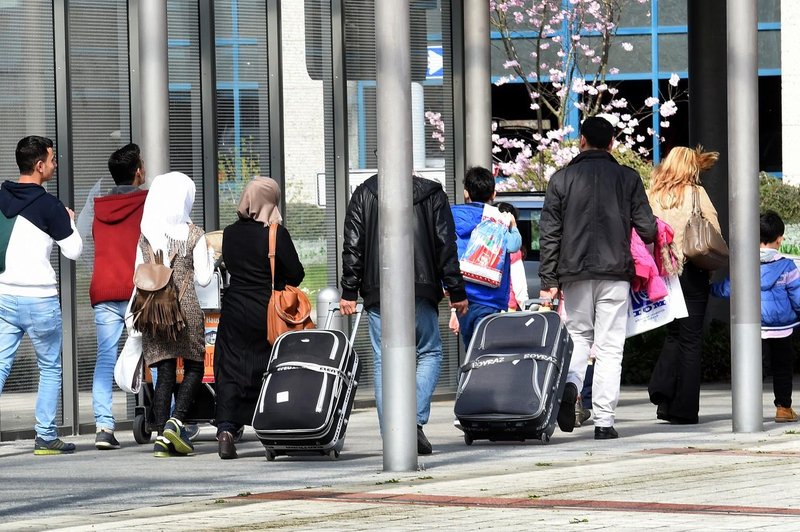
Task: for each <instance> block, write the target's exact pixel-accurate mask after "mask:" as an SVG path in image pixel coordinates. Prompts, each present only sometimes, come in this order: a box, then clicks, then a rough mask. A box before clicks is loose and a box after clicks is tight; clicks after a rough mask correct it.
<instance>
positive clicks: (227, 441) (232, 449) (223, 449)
mask: <svg viewBox="0 0 800 532" xmlns="http://www.w3.org/2000/svg"><path fill="white" fill-rule="evenodd" d="M217 440H219V457H220V458H222V459H223V460H233V459H235V458H239V455H238V454H236V445H235V444H234V443H233V434H231V433H230V432H228V431H223V432H220V433H219V435H218V436H217Z"/></svg>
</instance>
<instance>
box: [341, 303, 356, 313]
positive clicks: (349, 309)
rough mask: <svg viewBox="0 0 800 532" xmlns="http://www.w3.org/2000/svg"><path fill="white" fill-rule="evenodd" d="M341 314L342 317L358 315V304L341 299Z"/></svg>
mask: <svg viewBox="0 0 800 532" xmlns="http://www.w3.org/2000/svg"><path fill="white" fill-rule="evenodd" d="M339 312H341V313H342V316H349V315H350V314H355V313H356V302H355V301H349V300H347V299H340V300H339Z"/></svg>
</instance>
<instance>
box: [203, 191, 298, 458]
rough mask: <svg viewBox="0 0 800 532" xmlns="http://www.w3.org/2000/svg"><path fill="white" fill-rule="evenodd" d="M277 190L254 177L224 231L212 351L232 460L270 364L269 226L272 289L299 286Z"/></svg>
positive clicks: (225, 450) (220, 425)
mask: <svg viewBox="0 0 800 532" xmlns="http://www.w3.org/2000/svg"><path fill="white" fill-rule="evenodd" d="M280 195H281V191H280V188H279V187H278V184H277V183H276V182H275V181H274V180H272V179H270V178H268V177H256V178H255V179H253V180H252V181H251V182H250V183H248V184H247V186H246V187H245V189H244V192H242V198H241V200H240V201H239V207H238V209H237V214H238V216H239V219H238V220H237V221H236V222H235V223H233V224H231V225H229V226H228V227H226V228H225V231H224V232H223V237H222V258H223V260H224V261H225V267H226V268H227V270H228V273H229V274H230V285H229V286H228V288H227V289H226V290H225V295H224V296H223V299H222V314H221V316H220V320H219V328H218V330H217V339H216V344H215V349H214V380H215V382H216V393H217V412H216V416H215V419H216V424H217V440H219V456H220V458H223V459H228V458H236V457H237V455H236V447H235V445H234V434H236V433H237V431H239V430H240V429H241V428H242V427H243V426H244V425H249V424H250V422H251V421H252V419H253V410H254V408H255V404H256V402H257V400H258V393H259V391H260V389H261V379H262V376H263V374H264V371H265V370H266V367H267V362H268V361H269V355H270V349H271V346H270V345H269V344H268V343H267V304H268V303H269V299H270V296H271V294H272V291H271V288H270V283H271V270H270V265H269V226H270V225H271V224H279V225H278V233H277V237H276V248H275V288H276V289H278V290H282V289H283V288H284V286H285V285H287V284H288V285H291V286H298V285H299V284H300V282H301V281H302V280H303V277H304V276H305V272H304V270H303V265H302V264H300V259H299V258H298V257H297V251H296V250H295V248H294V243H293V242H292V237H291V236H290V235H289V232H288V231H287V230H286V228H284V227H283V226H282V225H280V223H281V221H282V220H281V214H280V211H279V209H278V206H279V205H280Z"/></svg>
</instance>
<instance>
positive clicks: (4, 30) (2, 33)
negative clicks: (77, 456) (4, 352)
mask: <svg viewBox="0 0 800 532" xmlns="http://www.w3.org/2000/svg"><path fill="white" fill-rule="evenodd" d="M54 65H55V58H54V54H53V8H52V2H50V1H49V0H26V1H25V2H21V1H20V2H0V176H2V179H11V180H16V179H17V177H18V176H19V169H18V168H17V165H16V162H15V160H14V150H15V148H16V145H17V142H18V141H19V140H20V139H21V138H22V137H25V136H28V135H40V136H45V137H49V138H51V139H53V140H54V141H55V139H56V116H55V114H56V113H55V112H56V108H55V100H56V97H55V77H54V76H55V74H54V73H55V66H54ZM56 152H58V146H57V145H56ZM56 180H57V178H56V179H54V180H53V181H51V182H49V183H48V184H47V186H46V188H47V190H48V192H51V193H55V191H56ZM56 272H58V268H57V267H56ZM38 381H39V370H38V369H37V366H36V355H35V354H34V352H33V349H32V347H31V343H30V340H28V337H27V336H25V337H24V339H23V341H22V344H21V346H20V348H19V350H18V352H17V358H16V360H15V362H14V366H13V369H12V371H11V375H10V376H9V378H8V380H7V381H6V384H5V387H4V389H3V394H2V395H0V412H2V415H1V416H0V431H3V432H5V431H9V430H31V429H32V428H33V425H34V423H35V418H34V415H33V409H34V403H35V401H36V390H37V384H38ZM61 419H62V418H61V417H60V416H58V417H56V423H61Z"/></svg>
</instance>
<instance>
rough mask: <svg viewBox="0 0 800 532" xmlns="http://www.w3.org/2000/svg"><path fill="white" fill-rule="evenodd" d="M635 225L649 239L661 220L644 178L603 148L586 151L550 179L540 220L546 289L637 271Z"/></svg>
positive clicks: (541, 275) (626, 276) (618, 277)
mask: <svg viewBox="0 0 800 532" xmlns="http://www.w3.org/2000/svg"><path fill="white" fill-rule="evenodd" d="M631 227H633V228H635V229H636V232H637V233H638V234H639V236H640V237H642V240H644V241H645V243H650V242H652V241H653V240H654V239H655V237H656V220H655V217H654V216H653V211H652V210H651V209H650V205H649V203H648V201H647V194H646V193H645V191H644V185H643V184H642V179H641V177H639V174H638V173H636V171H635V170H633V169H632V168H629V167H627V166H623V165H621V164H619V163H618V162H617V161H616V159H614V157H613V156H612V155H611V154H610V153H608V152H607V151H603V150H588V151H584V152H581V153H580V154H579V155H578V156H577V157H575V158H574V159H573V160H572V161H571V162H570V163H569V164H568V165H567V166H566V167H564V168H562V169H561V170H559V171H558V172H556V173H555V174H553V177H551V178H550V182H549V183H548V185H547V193H546V194H545V198H544V207H543V208H542V218H541V221H540V223H539V248H540V253H541V255H540V257H541V264H540V265H539V278H540V279H541V281H542V289H543V290H544V289H548V288H554V287H557V286H559V285H560V284H561V283H564V282H569V281H580V280H589V279H608V280H624V281H629V280H631V279H632V278H633V276H634V273H635V271H634V265H633V257H632V255H631Z"/></svg>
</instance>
